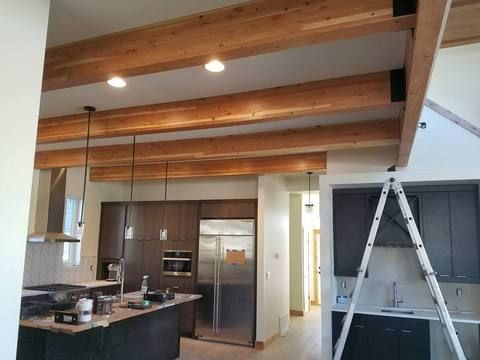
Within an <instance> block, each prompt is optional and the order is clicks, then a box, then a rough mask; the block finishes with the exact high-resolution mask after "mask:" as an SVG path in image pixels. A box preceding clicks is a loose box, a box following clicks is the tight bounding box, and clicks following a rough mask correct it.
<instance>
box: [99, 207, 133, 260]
mask: <svg viewBox="0 0 480 360" xmlns="http://www.w3.org/2000/svg"><path fill="white" fill-rule="evenodd" d="M125 209H126V207H125V205H103V206H102V210H101V221H100V236H99V247H98V257H99V259H119V258H121V257H122V254H123V236H124V229H125Z"/></svg>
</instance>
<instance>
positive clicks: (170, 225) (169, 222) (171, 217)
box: [165, 204, 181, 241]
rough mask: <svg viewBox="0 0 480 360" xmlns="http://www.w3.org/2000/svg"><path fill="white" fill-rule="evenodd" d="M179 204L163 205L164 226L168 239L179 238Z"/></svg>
mask: <svg viewBox="0 0 480 360" xmlns="http://www.w3.org/2000/svg"><path fill="white" fill-rule="evenodd" d="M180 224H181V205H180V204H167V205H165V228H166V229H167V234H168V239H169V240H175V241H176V240H180Z"/></svg>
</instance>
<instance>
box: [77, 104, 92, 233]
mask: <svg viewBox="0 0 480 360" xmlns="http://www.w3.org/2000/svg"><path fill="white" fill-rule="evenodd" d="M83 109H84V110H85V111H87V112H88V121H87V143H86V149H85V168H84V172H83V192H82V202H81V203H80V220H79V221H78V223H77V229H76V238H77V239H79V240H82V238H83V234H84V233H85V221H84V216H85V205H84V204H85V193H86V189H87V172H88V150H89V146H90V121H91V118H92V112H95V111H96V110H97V109H96V108H94V107H93V106H84V107H83Z"/></svg>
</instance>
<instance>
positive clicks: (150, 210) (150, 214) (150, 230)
mask: <svg viewBox="0 0 480 360" xmlns="http://www.w3.org/2000/svg"><path fill="white" fill-rule="evenodd" d="M163 212H164V206H163V205H146V206H145V207H144V215H145V225H144V226H145V239H146V240H154V239H158V240H160V229H161V228H162V226H163Z"/></svg>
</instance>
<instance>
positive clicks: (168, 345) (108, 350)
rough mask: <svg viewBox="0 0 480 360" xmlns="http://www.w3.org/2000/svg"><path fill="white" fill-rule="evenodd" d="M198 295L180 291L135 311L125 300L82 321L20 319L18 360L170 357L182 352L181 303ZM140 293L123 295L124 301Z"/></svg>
mask: <svg viewBox="0 0 480 360" xmlns="http://www.w3.org/2000/svg"><path fill="white" fill-rule="evenodd" d="M200 297H201V296H200V295H192V294H176V296H175V299H174V300H167V301H166V302H164V303H163V304H158V303H152V304H153V306H152V307H151V308H149V309H145V310H133V309H128V308H126V307H125V303H124V304H123V305H122V304H118V305H115V306H114V313H113V314H111V315H93V316H92V320H91V321H89V322H87V323H84V324H81V325H68V324H59V323H54V322H53V321H52V320H51V319H50V318H34V319H26V320H21V321H20V331H19V339H18V351H17V359H18V360H60V359H65V360H67V359H68V360H109V359H135V360H150V359H152V360H153V359H155V360H172V359H176V358H178V357H179V356H180V306H179V305H180V304H183V303H186V302H190V301H195V300H197V299H199V298H200ZM140 298H141V295H139V293H131V294H126V295H125V301H133V300H138V299H140Z"/></svg>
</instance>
